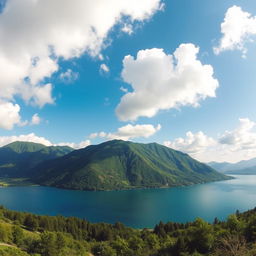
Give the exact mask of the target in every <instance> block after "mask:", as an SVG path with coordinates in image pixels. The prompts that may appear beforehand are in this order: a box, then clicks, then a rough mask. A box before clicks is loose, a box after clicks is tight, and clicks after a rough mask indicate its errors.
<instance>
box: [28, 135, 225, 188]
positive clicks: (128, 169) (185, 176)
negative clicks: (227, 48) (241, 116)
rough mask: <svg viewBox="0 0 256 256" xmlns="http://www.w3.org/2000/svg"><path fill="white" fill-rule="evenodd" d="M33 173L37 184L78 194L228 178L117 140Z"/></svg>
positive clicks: (159, 150)
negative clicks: (77, 190) (85, 191)
mask: <svg viewBox="0 0 256 256" xmlns="http://www.w3.org/2000/svg"><path fill="white" fill-rule="evenodd" d="M34 173H36V176H34V177H33V179H34V181H35V182H37V183H39V184H42V185H47V186H56V187H62V188H68V189H81V190H113V189H130V188H146V187H170V186H178V185H189V184H195V183H202V182H208V181H217V180H223V179H227V178H228V177H227V176H225V175H223V174H220V173H218V172H216V171H215V170H214V169H213V168H211V167H209V166H207V165H206V164H203V163H200V162H198V161H196V160H194V159H193V158H191V157H190V156H189V155H187V154H184V153H182V152H179V151H176V150H173V149H170V148H167V147H165V146H162V145H159V144H156V143H150V144H140V143H133V142H125V141H121V140H113V141H109V142H105V143H102V144H99V145H94V146H88V147H86V148H84V149H80V150H76V151H73V152H71V153H69V154H67V155H65V156H63V157H61V158H57V159H54V160H51V161H46V162H43V163H41V164H39V165H38V166H36V170H35V172H34Z"/></svg>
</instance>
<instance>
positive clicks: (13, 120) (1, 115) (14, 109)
mask: <svg viewBox="0 0 256 256" xmlns="http://www.w3.org/2000/svg"><path fill="white" fill-rule="evenodd" d="M19 112H20V106H19V105H18V104H13V103H11V102H3V101H0V128H3V129H6V130H11V129H12V128H13V127H14V125H19V124H21V125H22V122H21V118H20V113H19Z"/></svg>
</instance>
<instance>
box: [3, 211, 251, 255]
mask: <svg viewBox="0 0 256 256" xmlns="http://www.w3.org/2000/svg"><path fill="white" fill-rule="evenodd" d="M0 216H1V217H0V256H9V255H12V256H27V255H34V256H69V255H70V256H71V255H74V256H88V255H95V256H96V255H97V256H202V255H208V256H255V255H256V235H255V234H256V232H255V230H256V208H255V209H254V210H251V211H247V212H245V213H238V212H237V213H236V214H233V215H230V216H229V217H228V219H227V221H216V220H215V221H214V222H213V224H210V223H207V222H205V221H204V220H202V219H199V218H198V219H196V220H195V221H194V222H190V223H185V224H184V223H173V222H168V223H166V224H164V223H162V222H160V223H159V224H158V225H156V226H155V228H154V230H149V229H143V230H137V229H132V228H129V227H126V226H124V225H123V224H121V223H116V224H114V225H111V224H106V223H97V224H92V223H90V222H88V221H86V220H82V219H79V218H74V217H69V218H65V217H62V216H55V217H50V216H38V215H34V214H30V213H23V212H16V211H10V210H7V209H5V208H3V207H1V208H0ZM89 253H90V254H89Z"/></svg>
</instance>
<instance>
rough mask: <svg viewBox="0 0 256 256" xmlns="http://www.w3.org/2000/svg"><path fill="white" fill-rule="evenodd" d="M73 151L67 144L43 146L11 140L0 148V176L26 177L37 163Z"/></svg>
mask: <svg viewBox="0 0 256 256" xmlns="http://www.w3.org/2000/svg"><path fill="white" fill-rule="evenodd" d="M71 151H73V149H72V148H70V147H67V146H56V147H54V146H50V147H47V146H44V145H42V144H38V143H32V142H19V141H17V142H13V143H10V144H8V145H6V146H4V147H1V148H0V176H1V177H15V178H17V177H27V176H28V175H29V174H28V173H29V170H30V169H31V168H33V167H35V166H36V165H37V164H39V163H41V162H43V161H46V160H50V159H54V158H56V157H61V156H63V155H65V154H67V153H70V152H71Z"/></svg>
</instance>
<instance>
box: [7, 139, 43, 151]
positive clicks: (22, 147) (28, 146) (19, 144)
mask: <svg viewBox="0 0 256 256" xmlns="http://www.w3.org/2000/svg"><path fill="white" fill-rule="evenodd" d="M3 148H9V149H11V150H12V151H14V152H16V153H24V152H37V151H39V150H41V149H43V148H46V146H45V145H43V144H39V143H34V142H27V141H15V142H12V143H10V144H8V145H5V146H4V147H3Z"/></svg>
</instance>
